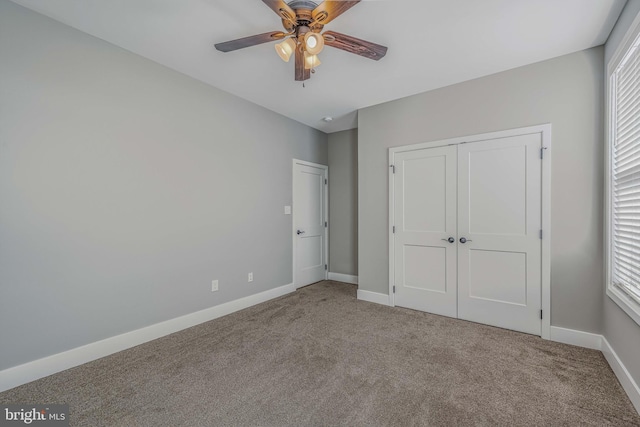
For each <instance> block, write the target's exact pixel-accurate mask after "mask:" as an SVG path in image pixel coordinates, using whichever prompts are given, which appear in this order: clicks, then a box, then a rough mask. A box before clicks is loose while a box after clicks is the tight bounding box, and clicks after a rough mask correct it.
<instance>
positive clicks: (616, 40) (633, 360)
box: [603, 0, 640, 384]
mask: <svg viewBox="0 0 640 427" xmlns="http://www.w3.org/2000/svg"><path fill="white" fill-rule="evenodd" d="M639 13H640V0H629V1H628V3H627V5H626V6H625V8H624V10H623V11H622V15H620V18H619V19H618V23H617V24H616V26H615V28H614V29H613V32H612V33H611V35H610V36H609V40H608V41H607V44H606V46H605V63H604V66H605V67H606V66H607V63H608V62H609V59H611V57H612V56H613V54H614V52H615V50H616V48H617V47H618V46H619V44H620V42H621V41H622V38H623V37H624V35H625V33H626V32H627V30H628V29H629V27H630V26H631V23H632V22H633V20H634V19H635V18H636V16H638V14H639ZM605 70H606V68H605ZM605 75H606V74H605ZM605 284H606V282H605ZM605 286H606V285H605ZM605 286H603V292H604V289H605ZM603 321H604V336H605V338H606V339H607V341H608V342H609V344H611V346H612V347H613V349H614V350H615V352H616V353H617V355H618V357H620V359H621V360H622V363H623V364H624V365H625V366H626V368H627V370H628V371H629V373H630V374H631V376H632V377H633V379H634V380H635V382H636V383H637V384H640V326H639V325H638V324H637V323H636V322H635V321H633V319H631V317H629V316H627V314H626V313H625V312H624V311H622V310H621V309H620V307H618V305H617V304H616V303H615V302H613V301H612V300H611V299H610V298H609V297H608V296H607V295H604V319H603Z"/></svg>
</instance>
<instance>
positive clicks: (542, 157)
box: [540, 147, 547, 159]
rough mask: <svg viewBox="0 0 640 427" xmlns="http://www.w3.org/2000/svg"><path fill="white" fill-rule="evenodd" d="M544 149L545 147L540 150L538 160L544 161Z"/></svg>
mask: <svg viewBox="0 0 640 427" xmlns="http://www.w3.org/2000/svg"><path fill="white" fill-rule="evenodd" d="M546 149H547V147H542V148H541V149H540V158H541V159H544V150H546Z"/></svg>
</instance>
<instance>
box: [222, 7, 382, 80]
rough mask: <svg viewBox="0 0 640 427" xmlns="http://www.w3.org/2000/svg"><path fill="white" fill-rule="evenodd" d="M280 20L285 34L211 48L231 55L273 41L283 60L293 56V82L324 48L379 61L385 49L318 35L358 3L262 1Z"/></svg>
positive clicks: (308, 72) (310, 67) (305, 75)
mask: <svg viewBox="0 0 640 427" xmlns="http://www.w3.org/2000/svg"><path fill="white" fill-rule="evenodd" d="M262 1H263V2H264V3H265V4H266V5H267V6H269V7H270V8H271V10H273V11H274V12H275V13H277V14H278V16H279V17H280V18H281V19H282V26H283V27H284V29H285V31H284V32H283V31H271V32H268V33H263V34H257V35H255V36H249V37H244V38H241V39H236V40H231V41H228V42H224V43H218V44H216V45H215V47H216V49H218V50H219V51H221V52H231V51H234V50H238V49H243V48H245V47H250V46H255V45H258V44H262V43H267V42H271V41H276V40H282V39H284V41H283V42H281V43H278V44H276V46H275V47H276V52H277V53H278V55H279V56H280V57H281V58H282V59H283V60H284V61H285V62H289V59H290V58H291V56H292V55H293V56H294V57H295V79H296V80H297V81H304V80H307V79H309V78H310V77H311V73H312V72H315V67H317V66H318V65H320V60H319V59H318V56H317V55H318V54H319V53H320V52H321V51H322V49H323V47H324V46H325V45H327V46H331V47H335V48H337V49H341V50H344V51H347V52H350V53H355V54H356V55H360V56H364V57H365V58H369V59H374V60H376V61H377V60H379V59H380V58H382V57H383V56H384V55H385V54H386V53H387V48H386V47H385V46H381V45H379V44H375V43H371V42H368V41H366V40H360V39H357V38H355V37H351V36H348V35H346V34H341V33H336V32H335V31H326V32H324V33H322V34H321V31H322V29H323V28H324V26H325V24H328V23H329V22H331V21H333V20H334V19H335V18H337V17H338V16H340V15H342V14H343V13H344V12H346V11H347V10H349V9H350V8H352V7H353V6H355V5H356V4H357V3H359V2H360V0H353V1H346V0H345V1H342V0H340V1H330V0H325V1H323V2H322V3H320V4H318V3H317V2H315V1H311V0H292V1H290V2H289V3H285V2H284V1H283V0H262Z"/></svg>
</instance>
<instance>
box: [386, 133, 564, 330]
mask: <svg viewBox="0 0 640 427" xmlns="http://www.w3.org/2000/svg"><path fill="white" fill-rule="evenodd" d="M533 133H540V134H541V136H542V146H543V147H544V148H545V150H544V160H543V162H542V187H541V191H542V194H541V198H542V224H541V227H542V230H543V239H542V257H541V277H542V283H541V295H540V298H541V304H540V308H541V309H542V311H543V313H544V315H543V317H542V322H541V334H540V335H541V337H542V338H544V339H549V337H550V328H551V151H552V150H551V124H550V123H546V124H541V125H536V126H529V127H524V128H518V129H509V130H503V131H498V132H489V133H482V134H477V135H469V136H463V137H458V138H450V139H443V140H439V141H431V142H423V143H420V144H412V145H404V146H400V147H392V148H389V164H388V169H389V171H388V174H389V224H388V226H389V254H388V255H389V295H390V297H389V305H391V306H395V301H394V294H393V292H392V290H393V285H394V277H395V265H394V260H393V258H394V257H393V253H394V238H393V225H394V223H395V218H394V211H393V200H394V197H395V195H394V182H393V179H394V174H393V173H392V172H393V170H392V166H393V165H394V158H395V155H396V153H401V152H406V151H414V150H422V149H424V148H435V147H442V146H446V145H457V144H461V143H469V142H479V141H485V140H488V139H497V138H506V137H513V136H520V135H530V134H533Z"/></svg>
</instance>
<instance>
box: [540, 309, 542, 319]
mask: <svg viewBox="0 0 640 427" xmlns="http://www.w3.org/2000/svg"><path fill="white" fill-rule="evenodd" d="M540 319H542V310H540Z"/></svg>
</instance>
